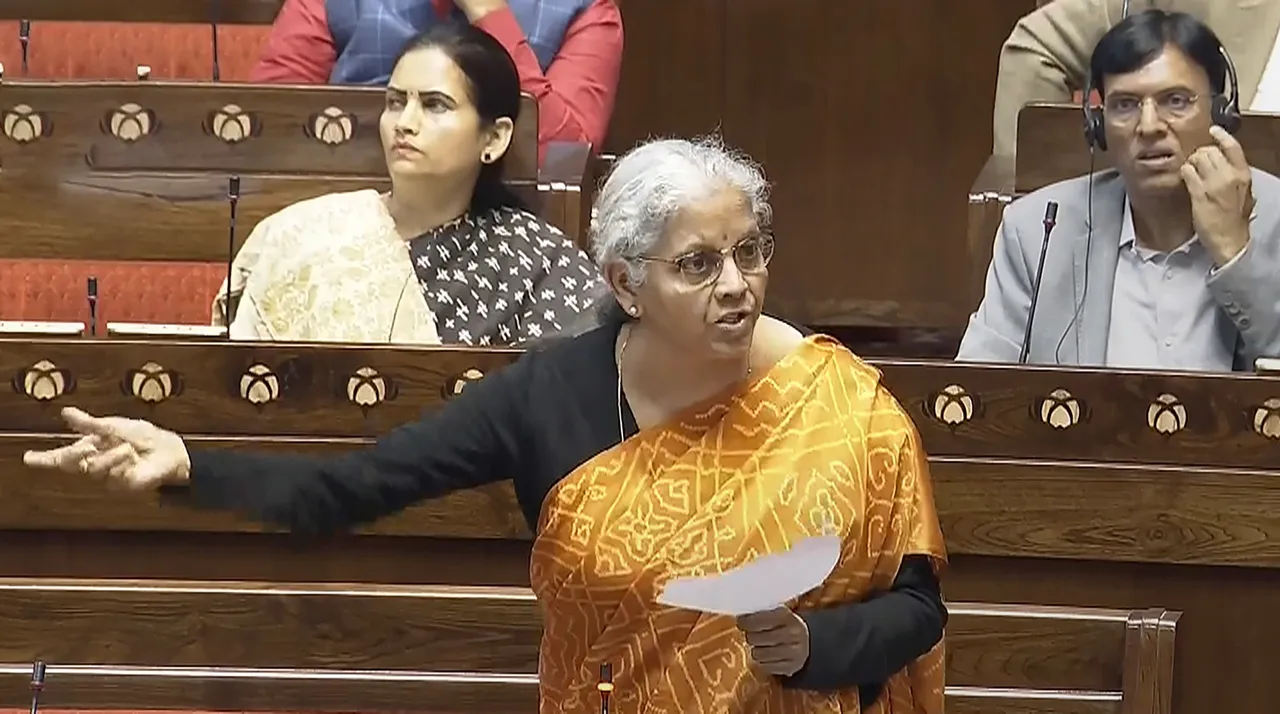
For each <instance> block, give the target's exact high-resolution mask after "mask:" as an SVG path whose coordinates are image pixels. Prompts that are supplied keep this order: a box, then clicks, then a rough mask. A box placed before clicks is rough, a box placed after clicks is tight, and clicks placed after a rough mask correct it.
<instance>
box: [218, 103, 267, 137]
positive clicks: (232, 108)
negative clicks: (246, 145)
mask: <svg viewBox="0 0 1280 714" xmlns="http://www.w3.org/2000/svg"><path fill="white" fill-rule="evenodd" d="M205 130H206V131H208V132H209V133H210V134H212V135H214V136H216V137H218V138H219V139H221V140H223V141H225V142H227V143H228V144H238V143H240V142H242V141H245V140H246V139H251V138H253V137H255V136H257V135H258V133H259V132H260V131H261V130H262V125H261V123H260V122H259V121H258V117H257V115H256V114H253V113H252V112H247V111H245V110H244V109H242V108H240V106H239V105H236V104H228V105H226V106H224V107H222V108H221V109H218V110H215V111H212V112H210V113H209V117H208V119H207V120H206V121H205Z"/></svg>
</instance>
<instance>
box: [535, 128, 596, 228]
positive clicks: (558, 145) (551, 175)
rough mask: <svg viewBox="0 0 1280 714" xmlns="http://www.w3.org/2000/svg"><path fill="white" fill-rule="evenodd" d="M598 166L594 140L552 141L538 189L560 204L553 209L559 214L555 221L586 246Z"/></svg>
mask: <svg viewBox="0 0 1280 714" xmlns="http://www.w3.org/2000/svg"><path fill="white" fill-rule="evenodd" d="M595 169H596V157H595V154H594V153H593V152H592V150H591V144H588V143H586V142H582V141H553V142H550V143H549V144H547V151H546V155H545V156H544V157H543V161H542V167H541V168H539V169H538V191H539V192H541V193H543V194H545V195H547V197H548V198H549V199H550V200H553V201H555V202H556V204H557V206H556V207H555V208H553V209H552V210H551V211H550V213H552V214H554V215H555V218H556V220H554V221H553V222H555V223H556V224H557V225H559V226H560V228H561V229H562V230H563V231H564V232H565V233H566V234H568V235H569V236H571V237H572V238H573V239H574V241H575V242H576V243H577V244H578V246H579V247H581V248H583V249H584V250H585V249H587V247H588V245H587V244H588V242H589V238H588V234H589V232H590V231H589V229H590V227H591V205H592V203H594V198H595Z"/></svg>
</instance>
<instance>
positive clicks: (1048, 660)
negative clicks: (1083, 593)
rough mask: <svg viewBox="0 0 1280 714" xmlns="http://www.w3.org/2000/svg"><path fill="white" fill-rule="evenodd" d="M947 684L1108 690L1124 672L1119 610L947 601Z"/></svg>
mask: <svg viewBox="0 0 1280 714" xmlns="http://www.w3.org/2000/svg"><path fill="white" fill-rule="evenodd" d="M949 610H950V614H951V616H950V618H949V619H948V620H947V684H948V685H956V686H968V687H1001V688H1006V689H1009V688H1011V689H1057V690H1092V691H1114V692H1118V691H1120V690H1121V688H1122V684H1123V682H1122V679H1123V675H1124V654H1125V653H1124V644H1125V627H1126V624H1127V622H1128V617H1129V613H1128V612H1127V611H1124V610H1097V609H1075V608H1061V609H1059V610H1055V609H1053V608H1027V607H1020V606H995V605H992V606H985V607H984V606H980V605H973V604H969V603H958V604H953V605H951V606H950V607H949Z"/></svg>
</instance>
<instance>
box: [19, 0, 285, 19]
mask: <svg viewBox="0 0 1280 714" xmlns="http://www.w3.org/2000/svg"><path fill="white" fill-rule="evenodd" d="M282 2H283V0H132V1H131V2H104V0H4V2H0V20H64V21H71V22H77V21H78V22H196V23H208V22H218V23H222V24H228V25H270V24H271V23H272V21H274V20H275V17H276V13H277V12H279V11H280V5H281V4H282Z"/></svg>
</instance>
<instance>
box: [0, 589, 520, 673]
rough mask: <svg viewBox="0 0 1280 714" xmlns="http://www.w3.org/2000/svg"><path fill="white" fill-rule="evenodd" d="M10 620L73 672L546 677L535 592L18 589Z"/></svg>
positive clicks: (20, 648)
mask: <svg viewBox="0 0 1280 714" xmlns="http://www.w3.org/2000/svg"><path fill="white" fill-rule="evenodd" d="M0 620H3V621H4V622H6V623H8V624H7V626H6V627H5V637H4V638H3V639H2V640H0V662H22V661H30V660H34V659H42V660H45V661H47V662H52V663H56V664H64V665H66V664H95V665H102V666H112V665H116V666H151V667H228V666H231V667H242V668H249V669H260V668H291V669H321V670H327V671H338V670H367V671H372V670H388V671H392V670H395V671H434V672H487V673H508V674H520V673H523V674H536V673H537V671H538V642H539V640H540V638H541V636H542V618H541V613H540V610H539V608H538V604H537V602H536V601H535V600H534V599H533V593H532V592H531V591H529V590H527V589H525V588H477V587H441V586H428V587H404V586H402V587H395V586H388V585H345V584H344V585H316V584H309V585H307V586H305V587H300V586H281V585H277V584H273V583H243V582H236V583H217V582H209V581H132V582H131V581H120V580H110V581H101V580H63V581H58V580H12V579H9V580H0ZM249 633H252V636H250V634H249Z"/></svg>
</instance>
